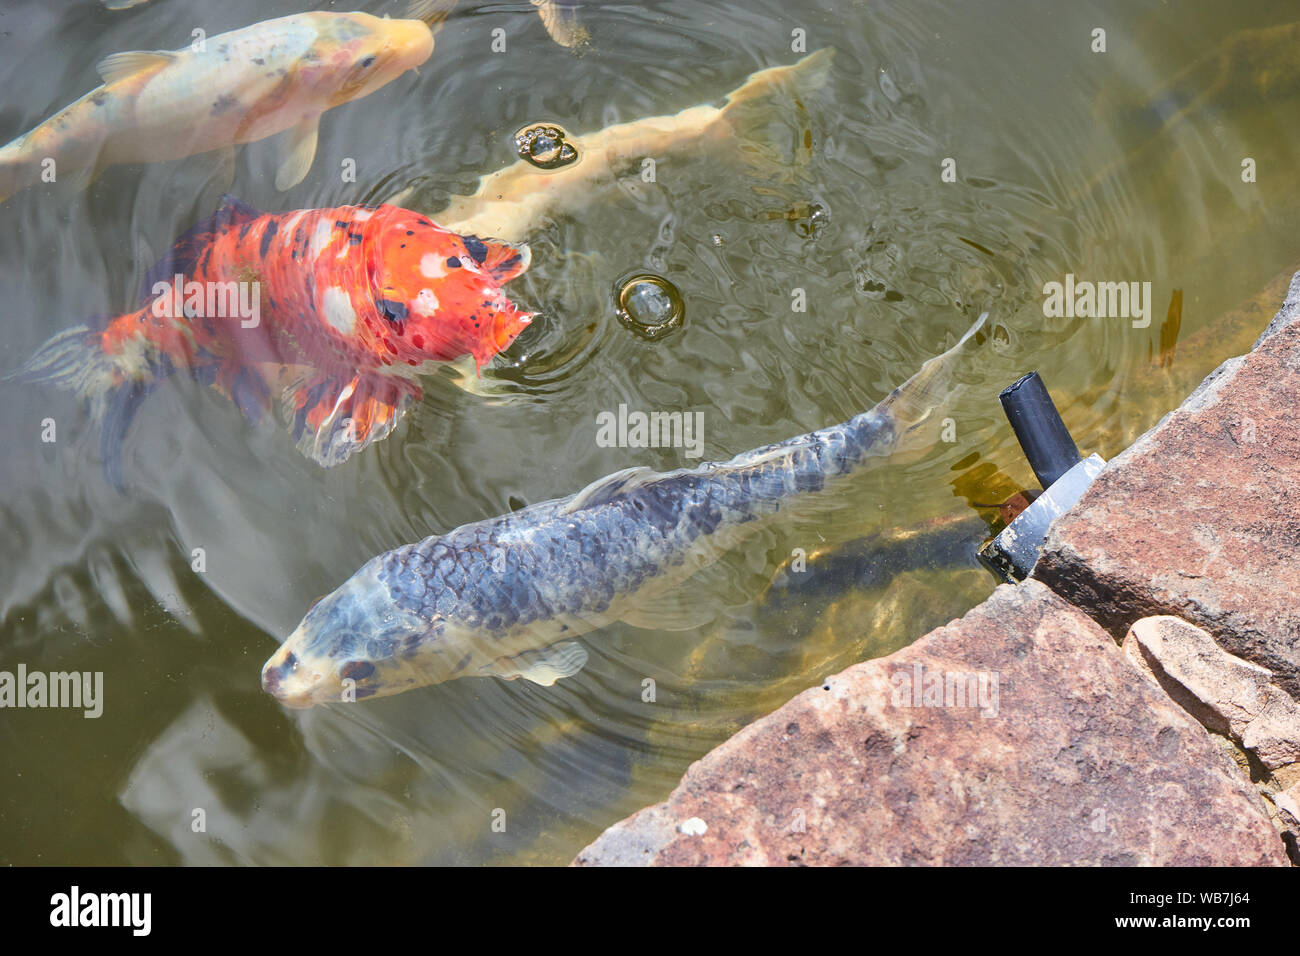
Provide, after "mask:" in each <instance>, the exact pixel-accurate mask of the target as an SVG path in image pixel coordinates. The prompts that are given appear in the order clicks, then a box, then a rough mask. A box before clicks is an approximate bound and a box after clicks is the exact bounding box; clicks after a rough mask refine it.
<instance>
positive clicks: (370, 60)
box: [361, 53, 375, 70]
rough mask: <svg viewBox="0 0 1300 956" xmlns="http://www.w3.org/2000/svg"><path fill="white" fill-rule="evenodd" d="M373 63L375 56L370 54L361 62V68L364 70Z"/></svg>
mask: <svg viewBox="0 0 1300 956" xmlns="http://www.w3.org/2000/svg"><path fill="white" fill-rule="evenodd" d="M374 62H375V55H374V54H373V53H372V54H370V56H368V57H366V58H365V59H364V60H362V61H361V68H362V69H363V70H364V69H365V68H366V67H368V66H371V65H373V64H374Z"/></svg>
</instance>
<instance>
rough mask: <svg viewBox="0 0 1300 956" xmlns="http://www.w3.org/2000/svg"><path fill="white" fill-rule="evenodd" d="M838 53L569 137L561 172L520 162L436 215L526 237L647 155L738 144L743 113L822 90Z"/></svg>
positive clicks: (453, 223)
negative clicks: (569, 151)
mask: <svg viewBox="0 0 1300 956" xmlns="http://www.w3.org/2000/svg"><path fill="white" fill-rule="evenodd" d="M833 55H834V50H833V49H832V48H830V47H826V48H824V49H821V50H817V51H816V52H814V53H810V54H808V55H807V56H805V57H804V58H803V59H801V60H799V61H798V62H796V63H794V64H792V65H790V66H776V67H770V68H768V69H766V70H759V71H758V72H756V73H752V74H750V76H749V77H748V78H747V79H746V80H745V82H744V83H742V84H741V85H740V86H739V87H738V88H737V89H735V90H732V91H731V92H730V93H728V94H727V96H726V98H725V100H726V101H725V102H724V104H723V105H722V106H721V107H716V106H711V105H700V106H692V107H689V108H687V109H684V110H682V111H681V112H679V113H674V114H672V115H668V116H651V117H646V118H643V119H639V120H633V121H631V122H627V123H617V124H615V125H613V126H607V127H605V128H604V129H602V130H598V131H596V132H593V133H585V134H582V135H575V136H569V137H566V139H565V143H566V144H567V145H569V146H571V147H573V149H574V151H575V152H576V154H577V160H576V161H575V162H573V163H571V164H570V165H567V166H561V167H560V168H558V169H539V168H538V167H537V166H534V165H533V164H532V163H530V162H528V161H526V160H523V159H520V160H519V161H517V162H514V163H511V164H509V165H508V166H504V167H502V168H501V169H498V170H495V171H494V172H491V173H488V174H485V175H484V176H482V177H481V178H480V179H479V185H478V188H477V189H476V190H475V191H474V192H473V193H472V194H471V195H468V196H458V197H456V198H455V199H453V200H452V201H451V203H449V204H448V205H446V206H444V207H443V208H441V209H439V210H438V211H437V212H436V213H435V215H437V217H438V221H439V222H442V223H445V224H446V225H447V228H449V229H455V230H456V231H458V232H469V233H473V234H476V235H485V236H496V237H497V238H499V239H502V240H504V241H507V242H517V241H520V240H522V239H525V238H526V237H527V236H528V234H529V233H530V232H531V231H532V230H533V229H534V228H535V226H536V225H537V223H539V222H541V221H542V220H543V219H544V218H546V217H547V216H554V215H556V214H558V213H560V212H563V213H566V214H570V215H572V214H573V213H575V212H577V211H579V210H580V209H582V208H583V207H585V206H587V205H588V204H590V203H592V202H595V201H596V200H597V199H598V198H599V197H600V196H601V195H602V193H604V192H607V191H608V187H610V186H612V185H615V184H617V183H619V182H620V179H619V175H620V173H622V172H623V171H624V170H626V169H629V168H632V169H635V168H636V167H637V166H638V164H640V163H641V161H642V159H643V158H645V157H647V156H654V157H664V156H667V155H670V154H672V153H675V152H682V151H685V150H698V149H699V148H700V145H701V143H708V142H710V141H712V142H714V143H721V144H728V143H731V142H733V141H734V139H735V123H736V121H737V116H738V111H739V110H741V109H742V108H743V107H745V106H747V105H752V104H754V103H755V102H758V101H761V100H762V99H763V98H764V97H768V96H771V95H773V94H776V93H781V92H786V93H789V94H791V95H793V96H795V97H796V98H797V97H798V95H799V94H800V93H802V92H806V91H808V90H810V89H815V88H817V87H819V86H820V85H821V84H823V83H824V82H825V81H826V78H827V77H828V76H829V74H830V65H831V61H832V58H833ZM414 192H415V187H408V188H407V189H403V190H401V191H400V192H398V193H396V194H394V195H393V196H391V197H389V199H388V202H390V203H397V204H404V203H406V202H408V201H409V200H410V198H411V196H412V194H413V193H414Z"/></svg>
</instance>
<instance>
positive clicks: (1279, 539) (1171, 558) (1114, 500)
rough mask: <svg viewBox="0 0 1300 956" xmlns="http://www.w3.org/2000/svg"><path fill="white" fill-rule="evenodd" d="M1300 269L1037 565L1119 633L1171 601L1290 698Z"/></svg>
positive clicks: (1299, 533)
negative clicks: (1252, 332)
mask: <svg viewBox="0 0 1300 956" xmlns="http://www.w3.org/2000/svg"><path fill="white" fill-rule="evenodd" d="M1298 319H1300V275H1298V276H1297V277H1296V278H1295V279H1293V280H1292V283H1291V288H1290V291H1289V292H1288V294H1287V298H1286V302H1285V303H1284V305H1283V306H1282V310H1281V311H1280V312H1279V313H1278V315H1277V317H1276V318H1275V319H1274V320H1273V322H1272V324H1271V325H1270V326H1269V327H1268V329H1267V330H1266V331H1265V333H1264V335H1263V336H1262V337H1261V338H1260V340H1259V341H1258V343H1256V346H1255V348H1254V350H1253V351H1252V352H1251V353H1250V354H1248V355H1245V356H1242V357H1239V358H1234V359H1231V360H1229V361H1227V362H1225V363H1224V364H1223V365H1222V366H1220V367H1219V369H1218V370H1217V371H1215V372H1214V373H1213V374H1211V375H1210V376H1209V377H1208V378H1207V379H1206V380H1205V381H1204V382H1203V383H1202V384H1201V386H1200V387H1199V388H1198V389H1197V390H1196V391H1195V392H1194V393H1193V394H1192V395H1191V397H1189V398H1188V399H1187V401H1185V402H1184V403H1183V404H1182V405H1181V406H1179V408H1178V409H1177V410H1175V411H1174V412H1172V413H1170V414H1169V415H1167V416H1165V418H1163V419H1162V420H1161V421H1160V423H1159V424H1157V425H1156V427H1155V428H1153V429H1151V431H1149V432H1147V433H1146V434H1145V435H1143V436H1142V437H1141V438H1140V439H1138V441H1137V442H1135V443H1134V444H1133V445H1132V446H1131V447H1130V448H1128V449H1127V450H1126V451H1125V452H1123V453H1122V454H1120V455H1118V456H1116V458H1115V459H1114V460H1113V461H1111V462H1110V464H1109V465H1108V466H1107V467H1106V469H1105V470H1104V471H1103V472H1102V473H1101V475H1100V476H1099V477H1098V478H1097V480H1096V481H1095V482H1094V483H1093V485H1092V487H1091V488H1089V490H1088V491H1087V493H1086V494H1085V495H1084V496H1083V498H1082V499H1081V500H1080V501H1079V503H1078V504H1077V505H1076V506H1075V507H1074V509H1072V510H1071V511H1070V513H1069V514H1067V515H1065V516H1064V517H1062V518H1061V519H1060V520H1058V521H1057V522H1056V523H1055V524H1054V525H1053V526H1052V529H1051V531H1050V532H1049V534H1048V536H1047V541H1046V543H1045V545H1044V549H1043V554H1042V556H1041V557H1040V558H1039V560H1038V564H1037V565H1036V566H1035V568H1034V577H1035V578H1038V579H1039V580H1042V581H1043V582H1045V583H1047V584H1048V585H1049V586H1050V587H1051V588H1052V589H1053V590H1055V591H1056V592H1057V593H1058V594H1060V595H1061V596H1063V597H1064V598H1066V599H1067V600H1068V601H1070V602H1072V603H1073V604H1075V605H1077V606H1078V607H1080V608H1081V609H1083V610H1084V611H1086V612H1087V613H1088V614H1090V615H1091V616H1092V617H1094V618H1095V619H1096V620H1097V621H1099V622H1100V623H1101V624H1102V625H1103V626H1104V627H1106V628H1107V629H1108V630H1109V631H1110V633H1111V634H1112V636H1114V637H1115V639H1116V640H1119V639H1121V638H1123V636H1124V634H1125V633H1126V631H1127V630H1128V628H1129V626H1130V625H1131V624H1132V623H1133V622H1134V621H1135V620H1137V619H1139V618H1143V617H1148V616H1152V615H1161V614H1170V615H1175V616H1177V617H1180V618H1183V619H1185V620H1187V621H1190V622H1192V623H1194V624H1197V625H1199V626H1201V627H1203V628H1205V629H1206V630H1207V631H1209V632H1210V633H1211V634H1212V635H1213V636H1214V639H1215V641H1216V642H1217V644H1218V645H1219V646H1220V647H1222V648H1223V649H1224V650H1226V651H1228V652H1229V653H1231V654H1233V655H1235V656H1237V657H1240V658H1243V659H1244V660H1246V661H1250V662H1252V663H1254V664H1258V665H1260V666H1261V667H1263V668H1265V669H1267V670H1268V671H1270V672H1271V673H1272V674H1273V680H1274V683H1275V684H1276V686H1278V687H1280V688H1282V689H1283V690H1285V691H1286V692H1287V693H1289V694H1290V695H1291V696H1292V697H1293V698H1298V699H1300V601H1298V600H1297V599H1296V595H1297V594H1300V498H1297V497H1296V495H1295V489H1296V488H1297V487H1300V427H1297V425H1296V410H1297V408H1300V321H1297V320H1298Z"/></svg>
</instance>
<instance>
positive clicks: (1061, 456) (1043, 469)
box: [998, 372, 1080, 491]
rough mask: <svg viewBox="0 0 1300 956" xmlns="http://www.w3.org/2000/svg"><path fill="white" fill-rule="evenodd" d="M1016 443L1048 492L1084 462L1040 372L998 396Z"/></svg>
mask: <svg viewBox="0 0 1300 956" xmlns="http://www.w3.org/2000/svg"><path fill="white" fill-rule="evenodd" d="M998 398H999V399H1000V400H1001V401H1002V410H1003V411H1004V412H1006V413H1007V421H1009V422H1011V428H1012V430H1013V431H1014V432H1015V433H1016V440H1017V441H1018V442H1020V448H1021V450H1022V451H1023V452H1024V453H1025V458H1027V459H1028V460H1029V467H1031V468H1033V469H1034V474H1035V475H1037V476H1038V483H1039V484H1040V485H1042V487H1043V490H1044V491H1046V490H1047V489H1048V488H1050V487H1052V485H1054V484H1055V483H1056V480H1057V479H1058V478H1060V477H1061V476H1062V475H1063V474H1065V473H1066V472H1067V471H1069V470H1070V469H1071V468H1073V467H1074V466H1075V465H1077V464H1078V463H1079V461H1080V456H1079V449H1078V448H1076V447H1075V444H1074V439H1073V438H1071V437H1070V432H1069V431H1068V430H1067V429H1066V427H1065V422H1063V421H1061V414H1060V412H1058V411H1057V410H1056V406H1055V405H1054V404H1053V403H1052V396H1050V395H1048V394H1047V386H1046V385H1044V384H1043V380H1042V379H1041V378H1039V377H1038V373H1037V372H1030V373H1029V374H1028V375H1026V376H1024V377H1023V378H1021V379H1018V380H1017V381H1015V382H1013V383H1012V384H1010V385H1008V386H1007V387H1006V388H1004V389H1003V390H1002V392H1001V393H1000V394H999V395H998Z"/></svg>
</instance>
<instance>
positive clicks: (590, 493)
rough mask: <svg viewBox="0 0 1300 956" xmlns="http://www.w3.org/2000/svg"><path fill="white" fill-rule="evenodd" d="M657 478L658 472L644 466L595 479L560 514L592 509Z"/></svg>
mask: <svg viewBox="0 0 1300 956" xmlns="http://www.w3.org/2000/svg"><path fill="white" fill-rule="evenodd" d="M658 477H660V475H659V472H657V471H652V470H651V469H649V468H646V467H645V466H644V465H641V466H638V467H636V468H624V469H623V470H622V471H616V472H614V473H613V474H612V475H606V476H605V477H604V478H598V479H596V480H595V481H593V482H592V483H591V484H589V485H588V486H587V487H586V488H583V489H582V490H581V491H579V492H578V493H577V494H576V495H574V496H573V499H572V500H571V501H570V502H569V503H568V504H567V505H565V506H564V507H563V508H562V509H561V510H560V514H572V513H573V512H575V511H581V510H582V509H583V508H592V507H595V506H596V505H599V504H604V503H605V502H606V501H609V500H610V499H611V498H613V497H614V496H615V495H616V494H618V493H619V492H623V491H627V490H629V489H632V488H635V487H637V486H638V485H642V484H645V483H646V482H647V481H653V480H654V479H655V478H658Z"/></svg>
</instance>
